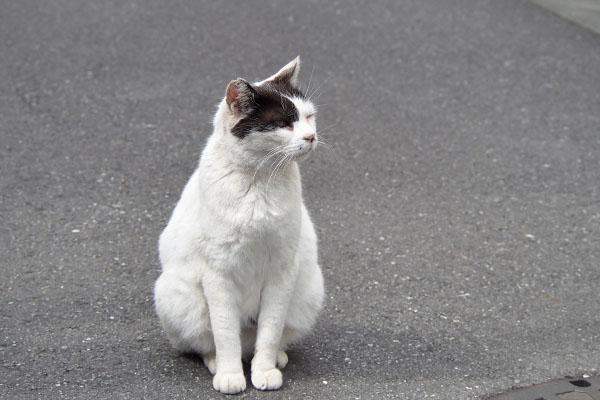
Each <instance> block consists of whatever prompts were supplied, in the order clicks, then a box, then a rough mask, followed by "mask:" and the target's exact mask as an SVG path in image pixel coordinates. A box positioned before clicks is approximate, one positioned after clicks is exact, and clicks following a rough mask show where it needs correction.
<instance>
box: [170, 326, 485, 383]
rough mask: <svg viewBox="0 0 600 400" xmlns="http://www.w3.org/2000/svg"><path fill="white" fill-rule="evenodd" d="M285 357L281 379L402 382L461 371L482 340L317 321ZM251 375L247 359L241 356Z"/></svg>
mask: <svg viewBox="0 0 600 400" xmlns="http://www.w3.org/2000/svg"><path fill="white" fill-rule="evenodd" d="M287 354H288V358H289V362H288V364H287V366H286V367H285V369H284V370H283V373H284V381H285V382H294V383H297V382H302V381H310V382H313V381H315V380H318V381H335V380H348V379H359V380H360V379H365V380H369V379H372V378H373V377H375V376H376V377H377V381H378V382H402V381H405V380H415V379H430V378H434V377H435V376H447V377H448V376H453V375H456V376H457V378H458V377H460V376H461V372H460V371H459V370H457V369H456V368H455V367H456V365H457V364H458V363H461V361H462V362H465V361H466V359H473V358H475V359H481V358H482V357H486V351H485V349H484V347H483V345H477V344H474V342H472V341H469V346H465V345H464V343H463V344H461V343H460V340H457V339H455V338H453V337H449V336H448V334H447V332H429V333H428V336H427V338H426V337H425V336H424V335H422V334H420V333H419V332H418V331H410V330H409V331H404V330H403V331H399V330H398V329H393V328H385V327H374V326H364V325H361V326H359V325H347V326H341V325H335V324H327V325H326V326H324V325H323V324H322V325H321V326H319V325H318V326H317V329H316V330H315V332H314V333H313V334H311V335H310V336H309V337H307V338H305V339H304V340H302V341H301V342H300V343H298V344H296V345H294V346H293V347H292V348H290V349H289V350H288V351H287ZM180 356H181V357H182V358H183V359H185V360H186V361H189V362H190V363H192V364H195V365H197V366H199V367H201V368H202V369H203V370H204V371H205V373H203V374H201V376H202V378H206V379H207V380H208V379H210V378H211V375H210V373H209V372H208V370H207V369H206V367H205V366H204V363H203V361H202V357H200V356H199V355H197V354H181V355H180ZM243 365H244V373H245V375H246V377H247V378H248V379H249V378H250V364H249V363H248V362H244V364H243Z"/></svg>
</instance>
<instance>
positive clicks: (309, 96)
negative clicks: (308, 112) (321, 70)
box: [308, 78, 329, 101]
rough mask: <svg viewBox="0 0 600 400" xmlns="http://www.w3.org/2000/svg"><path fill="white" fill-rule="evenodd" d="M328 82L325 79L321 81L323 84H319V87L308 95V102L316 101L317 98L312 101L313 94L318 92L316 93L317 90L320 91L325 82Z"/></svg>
mask: <svg viewBox="0 0 600 400" xmlns="http://www.w3.org/2000/svg"><path fill="white" fill-rule="evenodd" d="M328 80H329V78H327V79H325V80H324V81H323V83H321V84H320V85H319V86H318V87H317V88H316V89H315V90H313V92H312V93H310V94H309V95H308V100H310V101H313V100H317V99H318V97H317V98H315V99H313V96H314V95H315V94H317V92H318V91H319V90H320V89H321V88H322V87H323V85H325V84H326V83H327V81H328ZM319 96H320V95H319Z"/></svg>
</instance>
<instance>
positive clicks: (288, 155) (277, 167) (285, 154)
mask: <svg viewBox="0 0 600 400" xmlns="http://www.w3.org/2000/svg"><path fill="white" fill-rule="evenodd" d="M288 157H292V155H291V154H290V153H287V152H285V153H284V154H283V156H282V157H281V158H280V159H279V162H278V163H277V165H276V166H275V168H274V169H273V171H272V172H271V174H270V175H269V179H268V180H267V186H266V188H265V193H268V191H269V185H270V183H271V179H273V181H274V180H275V179H276V177H277V171H278V170H279V168H280V167H281V165H282V164H283V163H284V162H285V160H286V159H287V158H288ZM273 164H275V162H273Z"/></svg>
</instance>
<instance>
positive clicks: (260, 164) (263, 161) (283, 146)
mask: <svg viewBox="0 0 600 400" xmlns="http://www.w3.org/2000/svg"><path fill="white" fill-rule="evenodd" d="M285 147H286V145H285V144H283V145H280V146H277V147H275V148H274V149H272V150H271V151H269V152H268V153H267V155H266V156H264V157H263V159H262V160H261V161H260V162H259V163H258V165H257V166H256V168H255V169H254V175H253V176H252V183H254V182H255V180H256V174H257V173H258V171H259V170H260V169H261V168H262V166H263V165H264V163H266V162H267V161H268V160H269V159H270V158H271V157H273V156H275V155H276V154H278V153H281V152H282V151H283V150H284V148H285Z"/></svg>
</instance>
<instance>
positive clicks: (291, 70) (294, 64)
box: [266, 56, 300, 88]
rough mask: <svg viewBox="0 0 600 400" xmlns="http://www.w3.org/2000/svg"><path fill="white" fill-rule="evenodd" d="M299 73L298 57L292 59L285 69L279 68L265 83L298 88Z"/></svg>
mask: <svg viewBox="0 0 600 400" xmlns="http://www.w3.org/2000/svg"><path fill="white" fill-rule="evenodd" d="M299 72H300V56H298V57H296V58H294V59H293V60H292V61H290V62H289V63H288V64H287V65H286V66H285V67H283V68H281V69H280V70H279V71H278V72H277V73H276V74H275V75H273V76H271V77H269V78H267V79H266V81H267V82H274V83H280V84H283V85H290V86H292V87H294V88H297V87H298V73H299Z"/></svg>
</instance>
